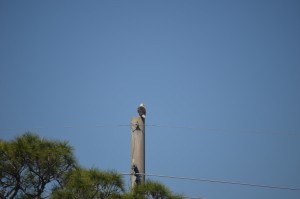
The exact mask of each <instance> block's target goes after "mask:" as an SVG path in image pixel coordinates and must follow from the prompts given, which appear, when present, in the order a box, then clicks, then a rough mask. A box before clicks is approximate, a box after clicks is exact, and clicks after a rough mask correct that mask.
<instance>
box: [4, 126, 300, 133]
mask: <svg viewBox="0 0 300 199" xmlns="http://www.w3.org/2000/svg"><path fill="white" fill-rule="evenodd" d="M132 125H135V124H131V123H129V124H113V125H107V124H103V125H86V126H74V125H64V126H47V127H29V128H0V131H28V130H47V129H87V128H113V127H115V128H117V127H130V126H132ZM145 126H146V127H154V128H171V129H187V130H192V131H196V132H201V133H207V132H208V131H209V132H219V133H243V134H244V133H250V134H253V133H255V134H273V135H274V134H298V133H297V132H289V131H272V130H271V131H270V130H258V129H252V130H251V129H226V128H200V127H196V126H178V125H163V124H146V125H145Z"/></svg>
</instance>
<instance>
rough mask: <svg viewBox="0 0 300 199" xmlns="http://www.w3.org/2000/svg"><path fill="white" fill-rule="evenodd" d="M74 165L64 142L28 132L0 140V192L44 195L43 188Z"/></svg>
mask: <svg viewBox="0 0 300 199" xmlns="http://www.w3.org/2000/svg"><path fill="white" fill-rule="evenodd" d="M75 165H76V162H75V158H74V156H73V151H72V148H71V147H70V146H69V145H68V143H67V142H60V141H50V140H47V139H42V138H40V137H39V136H37V135H34V134H32V133H26V134H24V135H22V136H20V137H17V138H16V139H15V140H13V141H11V142H5V141H0V194H1V195H0V196H1V197H2V198H8V199H10V198H38V199H41V198H46V194H45V191H46V190H48V189H49V187H50V186H51V185H54V184H55V183H56V184H59V183H61V181H62V178H63V175H64V174H65V173H66V172H68V171H70V170H72V169H73V168H74V167H75ZM1 197H0V198H1Z"/></svg>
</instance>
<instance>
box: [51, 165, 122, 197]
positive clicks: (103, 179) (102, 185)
mask: <svg viewBox="0 0 300 199" xmlns="http://www.w3.org/2000/svg"><path fill="white" fill-rule="evenodd" d="M62 185H63V186H62V187H61V188H59V187H57V188H55V189H54V190H53V193H52V196H51V199H60V198H65V199H113V198H120V197H121V194H122V193H123V192H124V183H123V179H122V176H121V175H119V174H117V173H115V172H104V171H100V170H97V169H89V170H85V169H80V168H77V169H75V170H73V171H71V172H69V173H68V174H67V175H66V177H65V179H64V182H63V184H62Z"/></svg>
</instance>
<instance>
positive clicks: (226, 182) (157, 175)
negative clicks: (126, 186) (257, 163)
mask: <svg viewBox="0 0 300 199" xmlns="http://www.w3.org/2000/svg"><path fill="white" fill-rule="evenodd" d="M120 174H121V175H134V174H132V173H120ZM136 174H138V175H145V176H152V177H160V178H169V179H178V180H190V181H198V182H209V183H220V184H231V185H241V186H250V187H259V188H269V189H280V190H288V191H300V188H292V187H282V186H273V185H262V184H251V183H244V182H233V181H224V180H210V179H203V178H190V177H178V176H169V175H159V174H144V173H136ZM136 174H135V175H136Z"/></svg>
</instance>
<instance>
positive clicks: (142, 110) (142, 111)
mask: <svg viewBox="0 0 300 199" xmlns="http://www.w3.org/2000/svg"><path fill="white" fill-rule="evenodd" d="M137 112H138V113H139V115H140V117H142V118H144V119H145V118H146V108H145V104H140V106H139V107H138V109H137Z"/></svg>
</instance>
